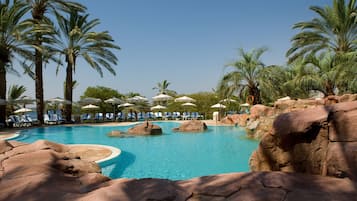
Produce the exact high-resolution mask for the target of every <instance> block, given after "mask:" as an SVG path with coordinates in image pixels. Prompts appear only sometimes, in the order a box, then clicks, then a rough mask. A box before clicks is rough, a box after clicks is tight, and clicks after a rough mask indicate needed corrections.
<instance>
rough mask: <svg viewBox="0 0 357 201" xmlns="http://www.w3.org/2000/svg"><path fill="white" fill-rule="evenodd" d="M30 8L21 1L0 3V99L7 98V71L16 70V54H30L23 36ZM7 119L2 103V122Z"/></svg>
mask: <svg viewBox="0 0 357 201" xmlns="http://www.w3.org/2000/svg"><path fill="white" fill-rule="evenodd" d="M27 11H28V9H27V8H26V7H25V4H24V3H23V2H21V1H16V0H14V1H13V3H10V1H9V0H6V1H4V2H1V3H0V30H1V31H0V99H6V73H7V72H14V73H16V74H18V73H17V72H16V70H15V69H14V68H13V66H12V63H13V59H14V57H15V55H17V56H25V57H26V55H27V56H28V55H29V53H28V52H27V51H26V48H25V46H24V45H25V44H24V42H23V40H22V39H23V38H22V37H21V36H22V30H23V29H22V25H21V24H22V19H23V17H24V15H25V14H26V13H27ZM5 119H6V106H4V105H0V123H4V122H5Z"/></svg>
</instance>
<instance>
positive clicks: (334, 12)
mask: <svg viewBox="0 0 357 201" xmlns="http://www.w3.org/2000/svg"><path fill="white" fill-rule="evenodd" d="M310 9H311V10H312V11H314V12H315V13H316V14H317V15H318V16H319V17H317V18H314V19H312V20H311V21H306V22H300V23H296V24H295V25H294V26H293V28H294V29H301V32H300V33H298V34H296V35H295V36H294V37H293V38H292V42H293V44H292V47H291V48H290V49H289V50H288V52H287V56H288V57H290V58H289V60H290V62H291V61H294V60H295V59H296V58H298V57H304V56H306V55H308V54H315V53H317V52H319V51H333V52H335V53H337V54H339V53H346V52H353V51H355V50H356V47H357V43H356V40H357V23H356V22H357V16H356V12H357V8H356V0H349V3H348V4H347V5H346V4H345V1H344V0H334V1H333V6H332V7H330V6H326V7H324V8H321V7H318V6H312V7H310Z"/></svg>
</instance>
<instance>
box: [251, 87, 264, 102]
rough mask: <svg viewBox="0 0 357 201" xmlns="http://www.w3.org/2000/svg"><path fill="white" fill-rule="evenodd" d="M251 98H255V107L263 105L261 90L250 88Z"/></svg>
mask: <svg viewBox="0 0 357 201" xmlns="http://www.w3.org/2000/svg"><path fill="white" fill-rule="evenodd" d="M249 96H252V97H253V103H252V104H253V105H256V104H261V103H262V100H261V98H260V90H259V88H258V87H252V88H249Z"/></svg>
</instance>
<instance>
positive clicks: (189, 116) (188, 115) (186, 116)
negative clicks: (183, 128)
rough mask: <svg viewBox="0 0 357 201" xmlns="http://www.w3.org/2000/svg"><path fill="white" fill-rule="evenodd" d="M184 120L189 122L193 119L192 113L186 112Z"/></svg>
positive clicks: (183, 116) (183, 115)
mask: <svg viewBox="0 0 357 201" xmlns="http://www.w3.org/2000/svg"><path fill="white" fill-rule="evenodd" d="M182 119H183V120H189V119H191V114H190V112H184V113H183V114H182Z"/></svg>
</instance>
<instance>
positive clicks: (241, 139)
mask: <svg viewBox="0 0 357 201" xmlns="http://www.w3.org/2000/svg"><path fill="white" fill-rule="evenodd" d="M154 124H156V125H159V126H160V127H161V128H162V129H163V135H159V136H130V137H121V138H117V137H108V136H107V133H108V132H110V131H112V130H120V131H126V130H127V129H128V128H130V127H132V126H113V127H112V126H111V127H109V126H51V127H46V128H34V129H29V130H25V131H22V132H21V135H20V136H19V137H18V138H17V139H16V140H19V141H22V142H29V143H31V142H34V141H36V140H39V139H47V140H50V141H54V142H58V143H64V144H102V145H109V146H114V147H117V148H119V149H121V151H122V152H121V155H120V156H119V157H118V158H116V159H114V160H111V161H110V162H107V164H102V165H101V166H102V170H103V173H104V174H105V175H107V176H109V177H111V178H123V177H125V178H148V177H152V178H166V179H172V180H179V179H189V178H192V177H198V176H203V175H211V174H219V173H227V172H244V171H249V166H248V161H249V157H250V155H251V153H252V152H253V150H255V149H256V148H257V146H258V141H254V140H250V139H247V138H246V137H245V131H244V130H243V129H242V128H240V127H231V126H209V127H208V131H206V132H204V133H192V134H189V133H184V134H183V133H174V132H171V130H172V128H174V127H178V126H179V123H175V122H154Z"/></svg>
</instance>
